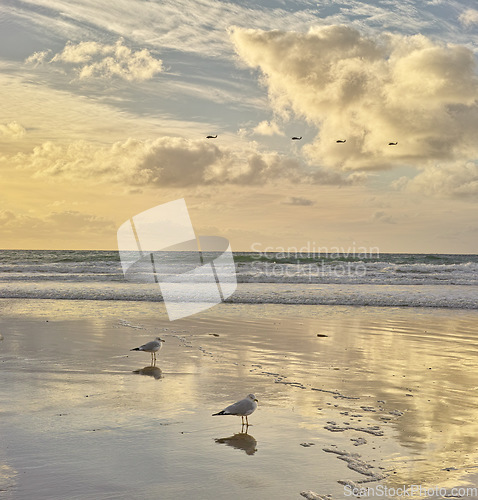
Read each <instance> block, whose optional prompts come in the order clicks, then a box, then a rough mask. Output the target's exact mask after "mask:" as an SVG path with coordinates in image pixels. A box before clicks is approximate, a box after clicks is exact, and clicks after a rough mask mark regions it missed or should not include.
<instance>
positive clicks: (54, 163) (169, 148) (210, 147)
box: [4, 137, 360, 187]
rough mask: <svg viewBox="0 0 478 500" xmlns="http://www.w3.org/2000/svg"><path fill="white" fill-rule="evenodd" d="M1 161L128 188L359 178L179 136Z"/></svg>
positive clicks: (42, 149)
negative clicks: (123, 185)
mask: <svg viewBox="0 0 478 500" xmlns="http://www.w3.org/2000/svg"><path fill="white" fill-rule="evenodd" d="M4 160H5V161H7V162H8V163H13V165H15V166H17V167H18V168H22V169H29V170H31V171H33V172H34V175H35V176H37V177H47V178H50V179H55V178H58V179H61V178H68V179H73V180H75V179H84V180H86V181H88V180H90V181H94V182H99V181H101V182H109V183H122V184H126V185H127V186H130V187H146V186H149V187H187V186H200V185H219V184H239V185H262V184H265V183H268V182H280V181H284V180H287V181H291V182H304V183H314V184H339V185H342V184H353V183H356V182H357V181H360V175H357V174H351V175H349V176H346V175H343V174H341V173H337V172H327V171H322V170H320V169H314V170H312V169H310V168H307V167H306V166H305V165H304V164H303V163H302V162H300V161H299V160H296V159H291V158H289V157H287V156H284V155H280V154H278V153H272V152H262V151H259V150H258V149H256V148H255V146H254V144H252V145H250V146H249V147H245V148H243V149H231V148H228V147H226V146H221V147H219V146H217V145H215V144H213V143H211V142H210V141H207V140H186V139H183V138H181V137H160V138H158V139H155V140H146V141H140V140H137V139H132V138H130V139H127V140H126V141H123V142H116V143H114V144H112V145H111V146H108V147H101V146H99V145H97V144H94V143H90V142H85V141H77V142H73V143H71V144H68V145H61V144H56V143H54V142H51V141H49V142H45V143H43V144H42V145H41V146H37V147H35V148H34V149H33V151H32V152H31V153H28V154H25V153H18V154H16V155H14V156H13V157H11V158H8V157H5V158H4ZM357 177H358V179H357Z"/></svg>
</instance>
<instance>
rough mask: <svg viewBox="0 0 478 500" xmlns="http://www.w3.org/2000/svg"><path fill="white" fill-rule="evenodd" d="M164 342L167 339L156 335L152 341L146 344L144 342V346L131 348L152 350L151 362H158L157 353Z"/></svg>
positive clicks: (145, 350)
mask: <svg viewBox="0 0 478 500" xmlns="http://www.w3.org/2000/svg"><path fill="white" fill-rule="evenodd" d="M163 342H166V341H165V340H163V339H161V338H159V337H156V338H155V339H154V340H152V341H151V342H147V343H146V344H143V345H142V346H139V347H135V348H134V349H130V351H144V352H150V353H151V364H153V361H154V364H156V353H157V352H158V351H159V350H160V349H161V347H162V345H163Z"/></svg>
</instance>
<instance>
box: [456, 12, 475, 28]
mask: <svg viewBox="0 0 478 500" xmlns="http://www.w3.org/2000/svg"><path fill="white" fill-rule="evenodd" d="M458 19H459V21H460V22H461V23H462V24H463V26H467V27H468V26H473V25H475V24H478V10H475V9H467V10H465V12H463V13H462V14H461V15H460V17H459V18H458Z"/></svg>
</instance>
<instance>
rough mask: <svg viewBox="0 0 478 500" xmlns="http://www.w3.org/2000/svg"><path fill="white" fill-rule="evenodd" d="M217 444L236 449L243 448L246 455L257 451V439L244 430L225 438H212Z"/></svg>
mask: <svg viewBox="0 0 478 500" xmlns="http://www.w3.org/2000/svg"><path fill="white" fill-rule="evenodd" d="M214 441H215V442H216V443H219V444H226V445H227V446H232V448H236V450H243V451H245V452H246V454H247V455H254V453H255V452H256V451H257V448H256V446H257V441H256V440H255V439H254V437H253V436H251V435H250V434H248V433H247V430H246V432H239V433H237V434H234V435H233V436H230V437H226V438H218V439H215V440H214Z"/></svg>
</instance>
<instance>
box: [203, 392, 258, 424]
mask: <svg viewBox="0 0 478 500" xmlns="http://www.w3.org/2000/svg"><path fill="white" fill-rule="evenodd" d="M256 408H257V399H256V397H255V396H254V394H249V395H248V396H247V397H246V398H244V399H241V400H240V401H238V402H237V403H234V404H232V405H230V406H228V407H227V408H224V410H222V411H220V412H219V413H213V415H212V416H213V417H215V416H216V415H237V416H239V417H241V422H242V425H244V417H246V425H247V426H248V427H249V422H248V421H247V416H248V415H250V414H251V413H253V412H254V411H255V409H256Z"/></svg>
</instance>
